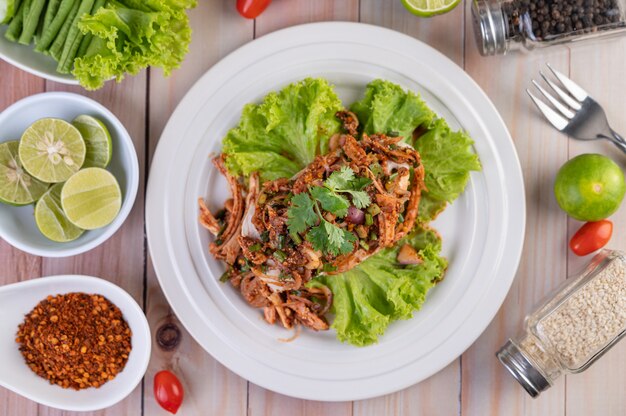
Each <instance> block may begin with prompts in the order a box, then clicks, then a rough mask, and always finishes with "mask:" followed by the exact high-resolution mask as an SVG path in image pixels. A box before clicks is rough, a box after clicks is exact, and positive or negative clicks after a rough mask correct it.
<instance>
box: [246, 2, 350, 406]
mask: <svg viewBox="0 0 626 416" xmlns="http://www.w3.org/2000/svg"><path fill="white" fill-rule="evenodd" d="M358 10H359V5H358V0H345V1H333V0H316V1H310V0H278V1H274V2H272V4H271V5H270V7H268V9H267V10H266V11H265V12H264V13H263V14H262V15H261V16H260V17H259V18H258V19H257V20H256V30H255V37H260V36H263V35H265V34H267V33H270V32H273V31H275V30H278V29H282V28H285V27H289V26H293V25H297V24H303V23H310V22H318V21H324V20H344V21H345V20H352V21H356V20H357V19H358ZM248 410H249V414H250V415H255V416H256V415H293V416H304V415H326V414H329V415H333V416H335V415H336V416H341V415H350V414H352V403H351V402H340V403H323V402H315V401H308V400H299V399H294V398H290V397H286V396H283V395H280V394H278V393H274V392H272V391H269V390H265V389H263V388H262V387H259V386H257V385H255V384H253V383H249V398H248Z"/></svg>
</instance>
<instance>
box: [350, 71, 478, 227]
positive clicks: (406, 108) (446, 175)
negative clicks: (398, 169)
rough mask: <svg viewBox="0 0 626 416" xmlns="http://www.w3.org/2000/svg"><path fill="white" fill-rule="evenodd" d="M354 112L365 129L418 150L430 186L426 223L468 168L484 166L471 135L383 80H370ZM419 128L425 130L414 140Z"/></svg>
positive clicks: (458, 188)
mask: <svg viewBox="0 0 626 416" xmlns="http://www.w3.org/2000/svg"><path fill="white" fill-rule="evenodd" d="M351 110H352V111H353V112H354V113H355V114H356V115H357V117H358V118H359V120H360V122H361V125H362V127H361V128H362V130H363V133H366V134H373V133H391V132H395V133H398V134H399V135H400V136H402V137H404V139H405V140H404V141H405V142H407V143H410V144H412V145H413V146H414V147H415V148H416V149H417V150H418V151H419V152H420V155H421V157H422V163H423V164H424V169H425V171H426V178H425V182H426V188H427V191H425V192H423V193H422V199H421V202H420V207H419V220H420V221H421V222H423V223H426V222H429V221H432V220H433V219H435V217H436V216H437V215H438V214H439V213H441V212H442V211H443V210H444V209H445V208H446V206H447V204H448V203H449V202H452V201H454V200H455V199H456V198H457V197H458V196H459V194H460V193H461V192H463V190H464V189H465V186H466V185H467V182H468V180H469V177H470V171H472V170H480V168H481V166H480V161H479V160H478V156H477V155H476V154H475V153H474V152H473V151H472V144H473V143H474V142H473V141H472V139H471V138H470V137H469V136H468V135H467V134H466V133H465V132H462V131H458V132H454V131H451V130H450V127H449V126H448V124H447V123H446V121H445V120H444V119H442V118H437V117H436V115H435V113H433V112H432V111H431V110H430V109H429V108H428V106H427V105H426V103H425V102H424V101H422V99H421V98H420V97H419V96H418V95H416V94H414V93H413V92H411V91H408V92H407V91H405V90H403V89H402V87H400V86H399V85H396V84H394V83H392V82H389V81H384V80H380V79H377V80H374V81H372V82H370V83H369V84H368V85H367V88H366V90H365V96H364V98H363V99H362V100H361V101H357V102H356V103H354V104H352V107H351ZM417 127H421V129H423V130H424V133H423V134H422V135H421V136H420V137H418V138H417V139H415V140H414V139H413V132H414V131H415V129H416V128H417Z"/></svg>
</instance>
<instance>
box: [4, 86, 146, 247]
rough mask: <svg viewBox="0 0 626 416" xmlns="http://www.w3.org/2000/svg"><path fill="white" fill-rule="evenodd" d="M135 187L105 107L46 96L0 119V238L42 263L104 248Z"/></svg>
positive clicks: (134, 171)
mask: <svg viewBox="0 0 626 416" xmlns="http://www.w3.org/2000/svg"><path fill="white" fill-rule="evenodd" d="M138 186H139V163H138V160H137V153H136V151H135V146H134V144H133V142H132V139H131V137H130V135H129V134H128V131H126V129H125V128H124V126H123V125H122V123H121V122H120V121H119V120H118V119H117V117H115V115H113V113H111V112H110V111H109V110H107V109H106V108H105V107H103V106H102V105H100V104H99V103H97V102H96V101H94V100H92V99H89V98H86V97H83V96H81V95H77V94H71V93H64V92H50V93H43V94H37V95H33V96H30V97H27V98H25V99H23V100H20V101H18V102H16V103H15V104H13V105H11V106H10V107H9V108H7V109H6V110H4V111H3V112H2V113H1V114H0V237H1V238H3V239H4V240H5V241H7V242H8V243H9V244H11V245H12V246H14V247H16V248H18V249H20V250H22V251H25V252H28V253H31V254H34V255H38V256H44V257H67V256H73V255H77V254H80V253H84V252H86V251H89V250H91V249H93V248H94V247H96V246H98V245H100V244H102V243H103V242H104V241H106V240H107V239H108V238H109V237H111V236H112V235H113V234H114V233H115V232H116V231H117V230H118V229H119V228H120V227H121V226H122V224H123V223H124V221H125V220H126V218H127V217H128V214H129V213H130V211H131V208H132V207H133V204H134V202H135V197H136V196H137V189H138Z"/></svg>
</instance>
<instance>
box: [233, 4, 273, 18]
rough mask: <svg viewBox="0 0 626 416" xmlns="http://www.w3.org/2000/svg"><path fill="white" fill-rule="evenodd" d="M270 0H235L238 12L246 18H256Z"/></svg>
mask: <svg viewBox="0 0 626 416" xmlns="http://www.w3.org/2000/svg"><path fill="white" fill-rule="evenodd" d="M271 2H272V0H237V10H238V11H239V14H240V15H242V16H243V17H245V18H247V19H256V18H257V17H258V16H259V15H260V14H261V13H263V10H265V9H266V8H267V6H269V5H270V3H271Z"/></svg>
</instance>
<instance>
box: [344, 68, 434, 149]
mask: <svg viewBox="0 0 626 416" xmlns="http://www.w3.org/2000/svg"><path fill="white" fill-rule="evenodd" d="M350 110H352V112H353V113H354V114H356V116H357V117H358V118H359V122H360V128H361V130H362V132H363V133H366V134H374V133H385V134H395V133H397V134H398V135H399V136H402V137H403V138H404V139H405V140H406V139H410V138H411V137H412V134H413V131H414V130H415V128H416V127H418V126H422V125H425V126H429V125H430V123H431V121H432V120H433V119H434V118H435V113H433V111H432V110H431V109H430V108H428V106H427V105H426V103H425V102H424V101H422V99H421V98H420V97H419V95H417V94H415V93H413V92H411V91H409V92H407V91H405V90H404V89H402V87H400V86H399V85H397V84H394V83H392V82H389V81H385V80H382V79H376V80H374V81H372V82H370V83H369V84H368V85H367V88H366V90H365V97H364V98H363V99H362V100H361V101H357V102H356V103H354V104H352V106H351V107H350Z"/></svg>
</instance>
